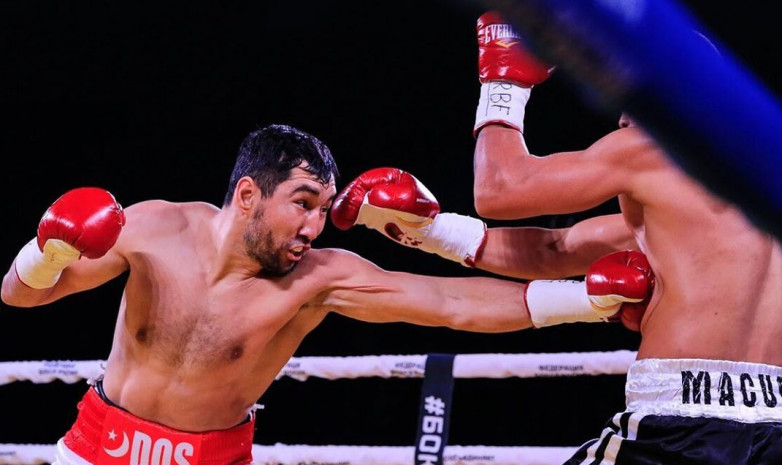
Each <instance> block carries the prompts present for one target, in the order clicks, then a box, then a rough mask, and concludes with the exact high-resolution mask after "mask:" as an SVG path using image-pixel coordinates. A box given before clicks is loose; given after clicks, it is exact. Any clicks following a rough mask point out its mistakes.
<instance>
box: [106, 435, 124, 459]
mask: <svg viewBox="0 0 782 465" xmlns="http://www.w3.org/2000/svg"><path fill="white" fill-rule="evenodd" d="M128 447H130V441H128V433H126V432H124V431H123V432H122V444H120V445H119V447H117V448H116V449H106V448H105V447H104V448H103V450H104V452H106V453H107V454H109V455H110V456H112V457H122V456H123V455H125V454H127V453H128Z"/></svg>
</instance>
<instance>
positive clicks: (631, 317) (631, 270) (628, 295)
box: [586, 250, 655, 331]
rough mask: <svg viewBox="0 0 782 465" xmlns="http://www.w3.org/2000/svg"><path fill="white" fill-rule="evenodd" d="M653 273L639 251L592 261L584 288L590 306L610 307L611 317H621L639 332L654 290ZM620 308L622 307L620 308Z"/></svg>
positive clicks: (620, 253)
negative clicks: (612, 311)
mask: <svg viewBox="0 0 782 465" xmlns="http://www.w3.org/2000/svg"><path fill="white" fill-rule="evenodd" d="M654 282H655V278H654V272H653V271H652V267H651V265H649V261H648V260H647V258H646V255H644V254H643V253H641V252H637V251H634V250H624V251H621V252H614V253H611V254H608V255H606V256H604V257H602V258H599V259H597V260H595V262H594V263H592V265H591V266H590V267H589V270H588V271H587V274H586V287H587V294H588V295H589V300H590V301H591V302H592V304H593V305H595V306H598V307H601V308H604V309H606V310H610V309H612V308H615V309H616V311H617V312H618V313H615V314H614V315H613V316H611V317H610V318H611V319H612V320H617V319H621V321H622V323H623V324H624V325H625V326H627V327H628V328H629V329H632V330H634V331H638V330H639V328H640V325H641V319H642V318H643V314H644V312H645V311H646V305H647V304H648V302H649V298H650V297H651V295H652V291H653V290H654ZM620 307H621V310H620Z"/></svg>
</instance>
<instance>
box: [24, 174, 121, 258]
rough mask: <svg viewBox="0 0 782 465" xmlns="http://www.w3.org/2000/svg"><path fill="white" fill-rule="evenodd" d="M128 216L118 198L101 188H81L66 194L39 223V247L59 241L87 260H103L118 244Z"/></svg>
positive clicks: (50, 208) (47, 211) (56, 201)
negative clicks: (49, 241)
mask: <svg viewBox="0 0 782 465" xmlns="http://www.w3.org/2000/svg"><path fill="white" fill-rule="evenodd" d="M124 225H125V213H124V212H123V211H122V207H121V206H120V205H119V203H117V201H116V200H115V199H114V196H113V195H111V193H109V191H106V190H104V189H100V188H97V187H81V188H78V189H73V190H71V191H68V192H66V193H65V194H63V195H62V196H61V197H60V198H59V199H57V200H55V201H54V203H53V204H52V206H51V207H49V209H48V210H46V212H45V213H44V214H43V217H42V218H41V222H40V223H39V224H38V248H39V249H41V250H43V248H44V245H45V244H46V241H47V240H49V239H59V240H61V241H63V242H65V243H66V244H68V245H71V246H73V247H74V248H75V249H76V250H78V251H79V252H80V253H81V255H83V256H85V257H87V258H100V257H102V256H104V255H105V254H106V252H108V251H109V249H110V248H111V247H112V246H114V243H115V242H117V238H118V237H119V233H120V231H121V230H122V226H124Z"/></svg>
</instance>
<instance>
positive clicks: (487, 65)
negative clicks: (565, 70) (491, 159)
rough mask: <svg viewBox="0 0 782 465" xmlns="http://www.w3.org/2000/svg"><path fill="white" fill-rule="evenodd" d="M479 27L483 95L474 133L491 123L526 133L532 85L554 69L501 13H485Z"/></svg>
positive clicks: (479, 65)
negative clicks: (530, 48)
mask: <svg viewBox="0 0 782 465" xmlns="http://www.w3.org/2000/svg"><path fill="white" fill-rule="evenodd" d="M477 30H478V79H479V80H480V82H481V95H480V99H479V101H478V108H477V109H476V112H475V125H474V126H473V136H477V135H478V132H480V130H481V129H482V128H483V127H484V126H486V125H489V124H500V125H503V126H506V127H509V128H513V129H516V130H517V131H519V132H524V110H525V107H526V105H527V101H528V100H529V97H530V88H531V87H532V86H533V85H535V84H540V83H541V82H543V81H545V80H546V79H547V78H548V77H549V76H550V75H551V72H552V71H553V69H554V68H553V67H552V66H550V65H549V64H547V63H544V62H542V61H541V60H539V59H537V58H536V57H535V56H534V55H532V54H531V53H530V52H528V51H527V50H525V49H524V47H523V46H522V44H521V41H520V38H519V35H518V34H517V33H516V32H515V31H514V30H513V27H512V26H511V25H510V24H508V23H507V22H505V21H503V20H502V18H500V16H499V15H498V14H497V13H494V12H488V13H484V14H483V15H481V17H480V18H478V24H477Z"/></svg>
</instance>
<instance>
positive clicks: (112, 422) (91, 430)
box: [54, 388, 255, 465]
mask: <svg viewBox="0 0 782 465" xmlns="http://www.w3.org/2000/svg"><path fill="white" fill-rule="evenodd" d="M78 408H79V414H78V416H77V418H76V422H75V423H74V424H73V426H72V427H71V429H70V431H68V432H67V433H66V434H65V437H63V438H62V439H60V441H59V442H58V443H57V452H56V458H55V461H54V463H56V464H62V465H65V464H74V465H87V464H90V465H227V464H231V465H244V464H248V463H250V462H252V444H253V434H254V429H255V421H254V418H255V417H254V416H253V417H252V418H251V419H250V420H248V421H246V422H244V423H242V424H241V425H238V426H235V427H233V428H231V429H227V430H220V431H207V432H203V433H186V432H182V431H178V430H175V429H172V428H168V427H166V426H163V425H160V424H157V423H153V422H150V421H146V420H143V419H141V418H138V417H136V416H134V415H133V414H131V413H129V412H127V411H125V410H123V409H121V408H119V407H115V406H112V405H109V404H107V403H106V402H105V401H104V400H103V399H101V397H100V395H99V394H98V392H97V391H96V390H95V389H94V388H90V389H88V390H87V393H86V394H85V395H84V398H83V399H82V400H81V402H79V405H78Z"/></svg>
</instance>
